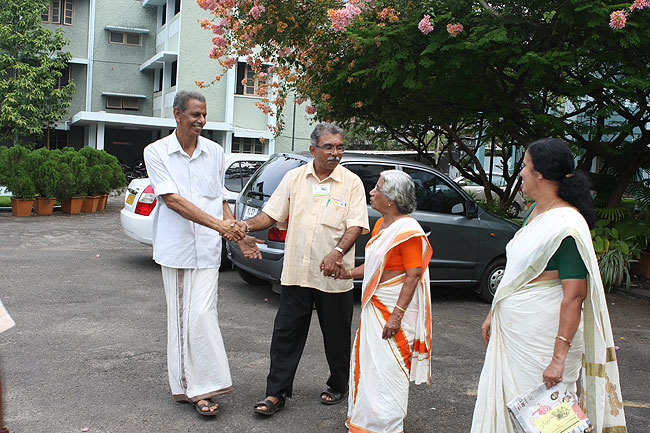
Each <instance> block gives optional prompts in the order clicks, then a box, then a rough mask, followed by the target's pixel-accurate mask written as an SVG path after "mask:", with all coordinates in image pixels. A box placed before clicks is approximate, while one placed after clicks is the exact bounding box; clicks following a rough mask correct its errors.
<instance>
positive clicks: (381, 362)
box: [346, 217, 433, 433]
mask: <svg viewBox="0 0 650 433" xmlns="http://www.w3.org/2000/svg"><path fill="white" fill-rule="evenodd" d="M413 237H419V238H420V239H421V240H422V276H421V278H420V281H419V282H418V285H417V287H416V290H415V294H414V295H413V299H412V300H411V303H410V304H409V306H408V308H407V309H406V312H405V313H404V317H403V318H402V323H401V328H400V330H399V332H398V333H397V334H396V335H395V336H394V337H392V338H389V339H387V340H384V339H382V338H381V335H382V330H383V329H384V326H385V325H386V322H387V321H388V319H389V318H390V315H391V313H392V311H393V309H394V308H395V305H396V303H397V298H398V297H399V294H400V291H401V290H402V284H403V282H404V279H405V277H406V275H405V274H401V275H398V276H396V277H394V278H391V279H389V280H387V281H384V282H382V283H381V284H380V283H379V281H380V280H381V276H382V274H383V272H384V266H385V263H386V258H387V256H388V252H389V251H390V250H391V249H392V248H394V247H395V246H397V245H399V244H400V243H402V242H404V241H406V240H408V239H411V238H413ZM432 253H433V250H432V248H431V245H430V244H429V241H428V240H427V237H426V235H425V234H424V232H423V231H422V227H420V225H419V224H418V222H417V221H416V220H415V219H413V218H410V217H409V218H400V219H398V220H397V221H395V222H393V223H392V224H391V225H390V226H389V227H388V228H386V229H385V230H382V231H381V232H379V233H378V234H377V235H375V236H373V237H372V238H371V239H370V241H368V245H366V261H365V272H364V277H363V297H362V300H361V323H360V325H359V329H358V330H357V335H356V338H355V341H354V346H353V349H352V360H351V366H350V394H349V396H348V418H347V422H346V425H347V427H348V429H349V432H355V433H356V432H373V433H397V432H402V431H403V421H404V417H405V416H406V409H407V405H408V390H409V382H410V381H413V382H415V383H416V384H420V383H424V382H426V383H427V384H428V383H430V379H431V299H430V288H429V260H430V259H431V255H432Z"/></svg>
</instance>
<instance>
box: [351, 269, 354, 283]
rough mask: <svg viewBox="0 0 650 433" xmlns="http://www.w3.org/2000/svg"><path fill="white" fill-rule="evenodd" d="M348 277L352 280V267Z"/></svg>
mask: <svg viewBox="0 0 650 433" xmlns="http://www.w3.org/2000/svg"><path fill="white" fill-rule="evenodd" d="M350 279H351V280H354V277H353V276H352V269H350Z"/></svg>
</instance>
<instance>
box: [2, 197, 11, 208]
mask: <svg viewBox="0 0 650 433" xmlns="http://www.w3.org/2000/svg"><path fill="white" fill-rule="evenodd" d="M9 206H11V197H9V196H4V195H0V207H9Z"/></svg>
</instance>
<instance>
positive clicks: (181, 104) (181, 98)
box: [174, 90, 205, 113]
mask: <svg viewBox="0 0 650 433" xmlns="http://www.w3.org/2000/svg"><path fill="white" fill-rule="evenodd" d="M190 99H196V100H197V101H199V102H203V103H205V96H203V95H202V94H200V93H199V92H197V91H196V90H181V91H179V92H176V96H174V108H178V111H180V112H181V113H185V110H187V101H189V100H190Z"/></svg>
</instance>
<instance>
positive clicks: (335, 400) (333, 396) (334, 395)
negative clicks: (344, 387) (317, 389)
mask: <svg viewBox="0 0 650 433" xmlns="http://www.w3.org/2000/svg"><path fill="white" fill-rule="evenodd" d="M347 396H348V392H347V391H345V392H337V391H334V390H333V389H332V388H330V387H329V386H328V387H327V388H326V389H325V391H323V392H321V393H320V402H321V403H323V404H327V405H333V404H339V403H340V402H342V401H343V400H345V398H346V397H347ZM323 397H329V398H330V400H327V399H325V398H323Z"/></svg>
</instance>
